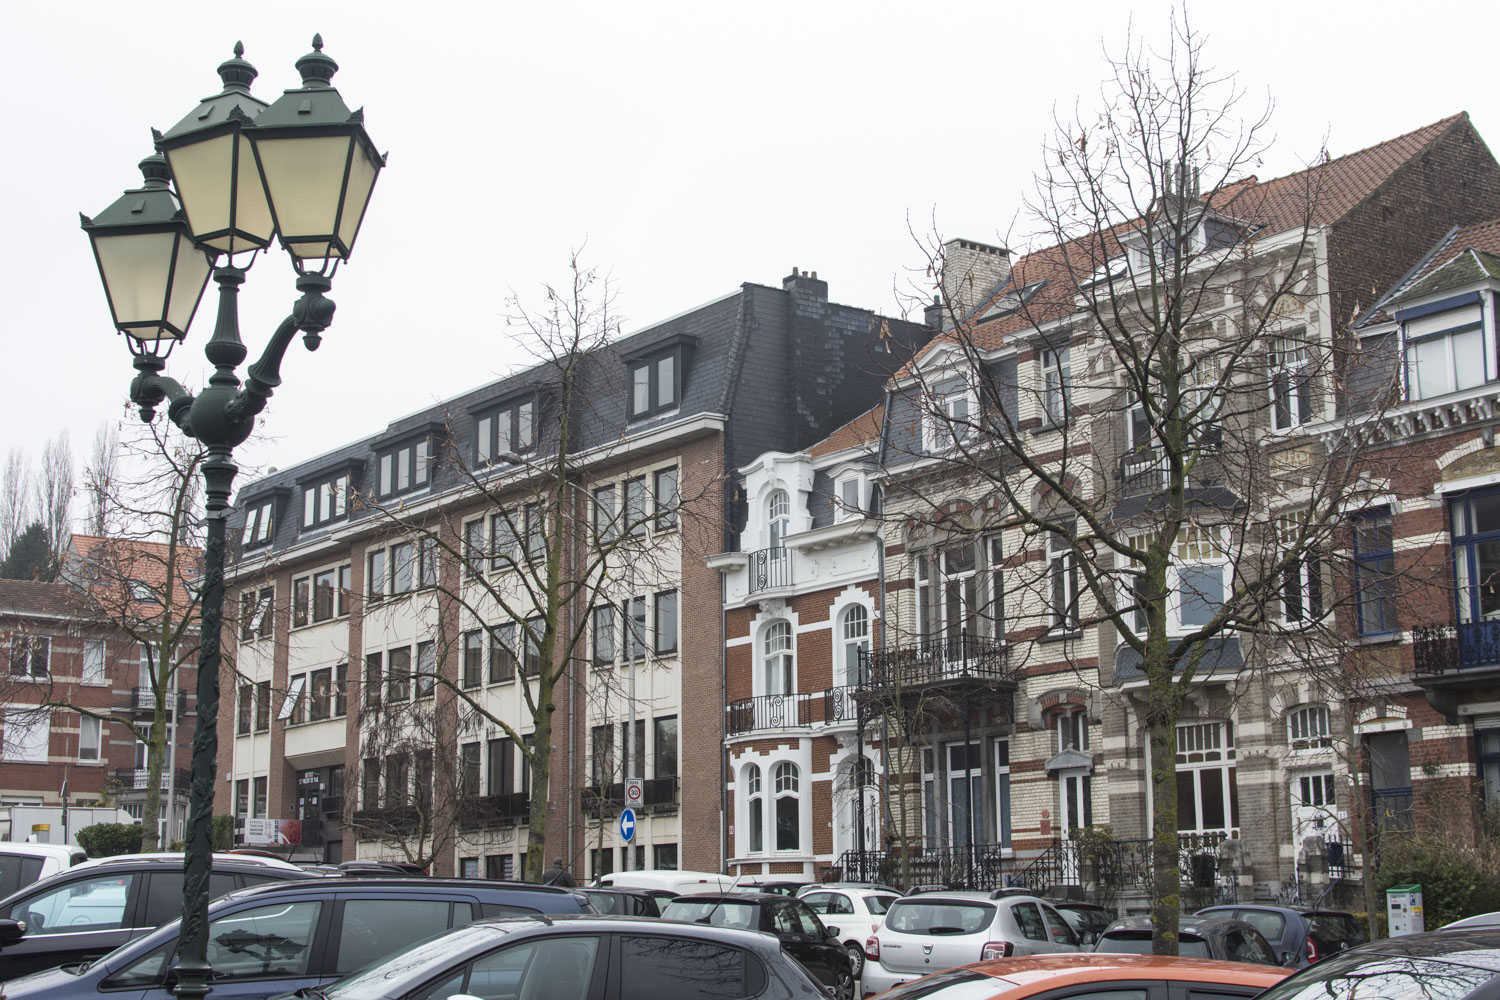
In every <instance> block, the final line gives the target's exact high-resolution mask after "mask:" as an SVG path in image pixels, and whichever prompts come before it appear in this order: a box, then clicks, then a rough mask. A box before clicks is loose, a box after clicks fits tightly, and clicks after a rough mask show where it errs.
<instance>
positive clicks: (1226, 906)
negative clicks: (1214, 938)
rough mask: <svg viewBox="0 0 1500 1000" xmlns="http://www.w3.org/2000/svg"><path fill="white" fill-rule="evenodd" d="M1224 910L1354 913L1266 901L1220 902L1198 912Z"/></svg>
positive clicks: (1309, 913)
mask: <svg viewBox="0 0 1500 1000" xmlns="http://www.w3.org/2000/svg"><path fill="white" fill-rule="evenodd" d="M1224 910H1253V911H1255V912H1256V913H1295V914H1296V915H1297V916H1299V917H1312V916H1330V917H1353V916H1354V914H1352V913H1350V912H1349V911H1348V910H1328V909H1323V908H1321V907H1312V906H1271V905H1269V904H1266V903H1220V904H1218V905H1217V906H1205V907H1203V908H1202V909H1201V910H1199V911H1197V912H1199V913H1219V912H1222V911H1224Z"/></svg>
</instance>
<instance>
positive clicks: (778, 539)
mask: <svg viewBox="0 0 1500 1000" xmlns="http://www.w3.org/2000/svg"><path fill="white" fill-rule="evenodd" d="M766 526H767V530H768V532H769V534H768V535H767V538H768V539H769V541H770V545H769V546H768V548H771V549H773V550H779V549H780V548H781V547H782V545H783V543H784V542H785V540H786V536H787V535H788V534H790V533H791V530H792V498H791V495H790V494H788V493H787V491H786V490H774V491H772V493H771V495H770V496H769V497H767V498H766Z"/></svg>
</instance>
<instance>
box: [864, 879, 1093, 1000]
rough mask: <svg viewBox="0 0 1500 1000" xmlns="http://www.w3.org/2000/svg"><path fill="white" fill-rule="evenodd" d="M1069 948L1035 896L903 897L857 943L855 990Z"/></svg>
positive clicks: (1047, 907) (1064, 926)
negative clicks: (861, 951) (860, 965)
mask: <svg viewBox="0 0 1500 1000" xmlns="http://www.w3.org/2000/svg"><path fill="white" fill-rule="evenodd" d="M1077 950H1078V938H1077V936H1076V935H1074V933H1073V930H1072V928H1070V927H1069V926H1068V922H1067V921H1066V920H1064V919H1063V917H1062V914H1060V913H1058V912H1057V910H1056V909H1054V908H1053V907H1052V906H1051V904H1049V903H1047V902H1045V901H1044V900H1041V899H1038V898H1036V897H1035V896H1026V895H1016V894H1013V893H1010V892H1007V891H1006V890H1003V889H1002V890H999V891H997V892H994V893H986V892H935V893H927V894H924V895H921V896H906V897H903V898H901V899H898V900H896V901H895V902H894V903H892V904H891V908H890V909H889V910H887V911H886V914H885V922H884V923H882V924H881V925H880V929H879V930H878V931H876V932H875V933H874V934H873V935H871V937H870V939H869V941H867V942H866V943H865V959H866V961H865V968H864V978H863V983H862V985H863V987H864V992H865V995H866V996H868V995H870V994H872V993H879V992H881V991H883V990H888V989H890V988H891V987H893V986H897V985H899V984H901V983H905V982H909V981H910V980H913V979H916V978H918V977H920V976H925V975H928V974H929V973H933V972H940V971H942V970H943V969H951V968H952V967H953V966H955V965H966V964H967V963H969V962H977V961H980V960H982V959H987V958H1009V957H1010V956H1012V955H1048V954H1053V953H1055V952H1068V951H1077Z"/></svg>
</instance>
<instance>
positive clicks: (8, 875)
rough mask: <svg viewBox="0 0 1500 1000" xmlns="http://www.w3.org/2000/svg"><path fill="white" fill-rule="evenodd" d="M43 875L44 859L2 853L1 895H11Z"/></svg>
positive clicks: (0, 868) (0, 860)
mask: <svg viewBox="0 0 1500 1000" xmlns="http://www.w3.org/2000/svg"><path fill="white" fill-rule="evenodd" d="M41 877H42V859H41V858H28V857H27V856H26V855H24V854H0V896H9V895H10V894H11V893H13V892H15V891H16V890H18V889H24V888H26V887H27V886H28V885H30V884H31V883H33V882H35V881H36V880H37V879H39V878H41Z"/></svg>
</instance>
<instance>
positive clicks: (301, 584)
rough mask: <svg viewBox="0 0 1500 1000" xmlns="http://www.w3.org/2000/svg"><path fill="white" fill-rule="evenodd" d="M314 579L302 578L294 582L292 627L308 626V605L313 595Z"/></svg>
mask: <svg viewBox="0 0 1500 1000" xmlns="http://www.w3.org/2000/svg"><path fill="white" fill-rule="evenodd" d="M311 581H312V578H311V577H306V576H301V577H298V578H297V579H295V580H293V581H292V627H293V628H300V627H301V626H303V625H306V624H307V605H308V600H309V598H310V596H311V593H312V582H311Z"/></svg>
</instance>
